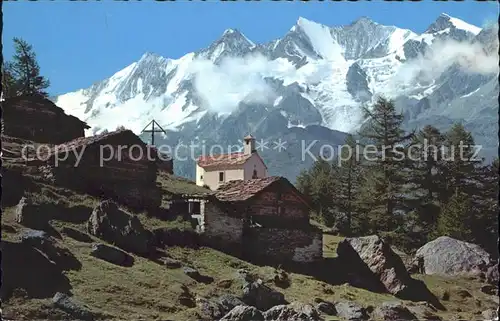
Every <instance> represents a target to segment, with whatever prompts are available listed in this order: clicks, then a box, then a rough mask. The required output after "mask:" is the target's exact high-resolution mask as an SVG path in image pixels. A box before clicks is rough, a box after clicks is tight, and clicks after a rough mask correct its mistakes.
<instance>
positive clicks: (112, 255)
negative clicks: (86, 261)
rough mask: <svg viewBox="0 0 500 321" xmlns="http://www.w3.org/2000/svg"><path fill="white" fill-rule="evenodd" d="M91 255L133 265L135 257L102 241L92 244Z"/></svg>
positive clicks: (120, 263)
mask: <svg viewBox="0 0 500 321" xmlns="http://www.w3.org/2000/svg"><path fill="white" fill-rule="evenodd" d="M90 255H91V256H93V257H96V258H99V259H102V260H104V261H107V262H109V263H113V264H116V265H121V266H131V265H132V264H133V263H134V258H133V257H131V256H130V255H129V254H127V253H125V252H123V251H122V250H120V249H117V248H115V247H112V246H109V245H106V244H101V243H96V244H92V250H91V252H90Z"/></svg>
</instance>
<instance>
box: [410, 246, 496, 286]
mask: <svg viewBox="0 0 500 321" xmlns="http://www.w3.org/2000/svg"><path fill="white" fill-rule="evenodd" d="M415 257H416V258H421V259H422V260H423V264H424V272H425V274H438V275H449V276H454V275H466V276H473V277H476V276H478V275H479V274H480V273H481V272H486V271H487V270H488V268H489V267H490V266H491V265H492V264H493V261H492V258H491V256H490V254H488V252H486V251H485V250H483V249H482V248H481V247H479V246H478V245H475V244H472V243H467V242H464V241H459V240H456V239H454V238H451V237H448V236H441V237H438V238H437V239H435V240H433V241H431V242H429V243H427V244H425V245H424V246H422V247H421V248H419V249H418V250H417V252H416V253H415Z"/></svg>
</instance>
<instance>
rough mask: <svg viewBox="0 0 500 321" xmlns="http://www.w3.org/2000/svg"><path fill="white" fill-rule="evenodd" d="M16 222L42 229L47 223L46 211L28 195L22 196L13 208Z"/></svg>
mask: <svg viewBox="0 0 500 321" xmlns="http://www.w3.org/2000/svg"><path fill="white" fill-rule="evenodd" d="M15 215H16V222H17V223H19V224H21V225H24V226H26V227H31V228H35V229H42V228H44V227H46V226H47V225H48V224H49V222H48V221H49V219H48V213H46V212H44V211H42V210H41V208H40V206H39V205H37V204H34V202H33V200H31V199H30V198H28V197H24V196H23V197H22V198H21V200H20V201H19V203H18V204H17V206H16V209H15Z"/></svg>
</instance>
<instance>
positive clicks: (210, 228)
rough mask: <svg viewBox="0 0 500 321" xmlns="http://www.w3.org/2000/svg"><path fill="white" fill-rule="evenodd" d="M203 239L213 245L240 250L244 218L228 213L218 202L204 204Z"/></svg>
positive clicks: (223, 248) (219, 247)
mask: <svg viewBox="0 0 500 321" xmlns="http://www.w3.org/2000/svg"><path fill="white" fill-rule="evenodd" d="M203 211H204V217H203V220H202V221H203V224H204V226H203V227H202V230H203V240H204V242H205V243H207V245H210V246H212V247H215V248H218V249H222V250H229V251H232V252H234V251H239V249H240V247H241V243H242V236H243V220H242V219H241V218H238V217H233V216H229V215H227V214H226V213H225V212H224V211H223V210H222V209H221V207H220V206H219V205H218V204H217V203H216V202H207V203H205V204H204V208H203Z"/></svg>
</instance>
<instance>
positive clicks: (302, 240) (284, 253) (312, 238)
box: [244, 227, 323, 263]
mask: <svg viewBox="0 0 500 321" xmlns="http://www.w3.org/2000/svg"><path fill="white" fill-rule="evenodd" d="M244 242H245V244H244V251H245V255H247V256H248V257H249V258H250V259H255V260H265V261H267V262H271V261H273V262H283V263H309V262H314V261H318V260H321V258H322V256H323V236H322V233H321V231H319V230H316V229H313V228H311V229H304V230H299V229H281V228H261V227H252V228H248V229H247V230H246V231H245V237H244Z"/></svg>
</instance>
